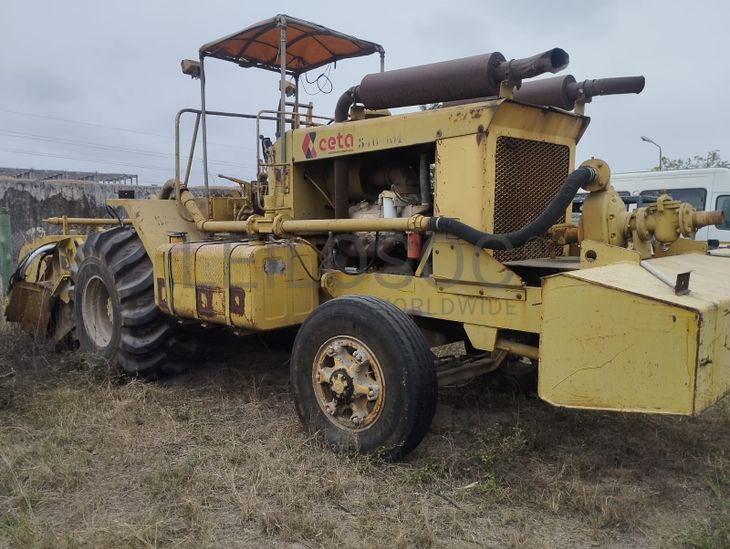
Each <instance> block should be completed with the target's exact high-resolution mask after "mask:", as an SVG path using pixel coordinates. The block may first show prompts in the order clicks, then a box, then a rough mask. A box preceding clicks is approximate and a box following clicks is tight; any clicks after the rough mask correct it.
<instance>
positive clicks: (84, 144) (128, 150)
mask: <svg viewBox="0 0 730 549" xmlns="http://www.w3.org/2000/svg"><path fill="white" fill-rule="evenodd" d="M0 135H6V136H8V137H14V138H16V139H30V140H34V141H45V142H48V143H58V144H62V145H72V146H76V147H84V148H90V149H98V150H103V151H112V152H114V151H119V152H125V153H130V154H138V155H144V156H154V157H158V158H175V155H173V154H167V153H161V152H153V151H145V150H142V149H131V148H126V147H115V146H113V145H100V144H97V143H90V142H88V141H76V140H72V139H63V138H60V137H52V136H45V135H40V134H32V133H24V132H14V131H7V130H0ZM197 160H200V158H199V157H198V158H197ZM208 163H209V164H219V165H221V166H232V167H242V168H252V166H251V165H249V164H241V163H239V162H230V161H227V160H214V159H210V160H208Z"/></svg>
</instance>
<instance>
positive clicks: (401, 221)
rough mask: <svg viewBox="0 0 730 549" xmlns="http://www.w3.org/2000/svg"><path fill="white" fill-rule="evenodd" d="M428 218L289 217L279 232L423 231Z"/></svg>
mask: <svg viewBox="0 0 730 549" xmlns="http://www.w3.org/2000/svg"><path fill="white" fill-rule="evenodd" d="M429 219H430V218H429V217H424V216H422V215H414V216H411V217H395V218H390V219H385V218H376V219H302V220H299V219H289V220H285V221H283V222H282V223H281V232H282V233H291V234H296V233H328V232H333V233H354V232H360V231H393V232H404V231H412V232H425V231H427V230H429V229H428V227H429ZM275 225H276V224H275Z"/></svg>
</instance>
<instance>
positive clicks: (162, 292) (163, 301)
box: [157, 278, 170, 313]
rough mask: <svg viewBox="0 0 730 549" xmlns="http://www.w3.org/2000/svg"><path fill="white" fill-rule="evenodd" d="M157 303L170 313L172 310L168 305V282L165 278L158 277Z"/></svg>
mask: <svg viewBox="0 0 730 549" xmlns="http://www.w3.org/2000/svg"><path fill="white" fill-rule="evenodd" d="M157 303H158V306H159V307H160V309H163V310H164V311H165V312H168V313H169V312H170V309H169V307H168V306H167V284H165V279H164V278H158V279H157Z"/></svg>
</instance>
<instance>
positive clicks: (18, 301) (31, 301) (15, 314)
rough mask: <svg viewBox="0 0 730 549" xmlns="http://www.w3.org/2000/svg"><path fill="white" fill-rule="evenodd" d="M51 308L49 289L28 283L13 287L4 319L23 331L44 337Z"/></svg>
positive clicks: (51, 297) (51, 299)
mask: <svg viewBox="0 0 730 549" xmlns="http://www.w3.org/2000/svg"><path fill="white" fill-rule="evenodd" d="M52 306H53V296H52V295H51V290H50V288H47V287H45V286H41V285H38V284H31V283H28V282H17V283H16V284H14V285H13V289H12V291H11V292H10V297H9V300H8V306H7V308H6V309H5V318H7V320H8V321H9V322H17V323H19V324H20V326H21V327H22V328H23V330H24V331H26V332H28V333H30V334H33V335H37V336H40V337H45V335H46V332H47V330H48V322H49V319H50V316H51V307H52Z"/></svg>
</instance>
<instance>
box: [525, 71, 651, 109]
mask: <svg viewBox="0 0 730 549" xmlns="http://www.w3.org/2000/svg"><path fill="white" fill-rule="evenodd" d="M644 84H645V80H644V77H643V76H619V77H616V78H597V79H593V80H584V81H582V82H576V80H575V78H574V77H573V76H572V75H570V74H567V75H565V76H557V77H554V78H545V79H542V80H535V81H533V82H526V83H524V84H523V85H522V87H521V88H520V89H519V90H517V91H516V92H515V95H514V98H515V100H516V101H521V102H523V103H530V104H532V105H546V106H551V107H558V108H559V109H565V110H567V111H570V110H573V109H574V108H575V102H576V100H578V99H581V98H584V99H590V98H591V97H596V96H598V95H622V94H627V93H641V91H642V90H643V89H644Z"/></svg>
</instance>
